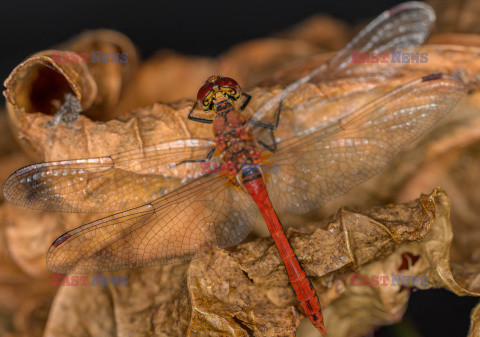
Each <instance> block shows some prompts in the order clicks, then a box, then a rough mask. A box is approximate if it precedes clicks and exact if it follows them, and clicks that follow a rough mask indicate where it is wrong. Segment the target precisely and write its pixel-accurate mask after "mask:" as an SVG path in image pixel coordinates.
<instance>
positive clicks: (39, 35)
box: [0, 0, 477, 337]
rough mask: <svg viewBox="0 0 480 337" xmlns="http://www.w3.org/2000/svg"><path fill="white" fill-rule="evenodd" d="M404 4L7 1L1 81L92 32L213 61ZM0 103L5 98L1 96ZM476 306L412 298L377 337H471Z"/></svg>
mask: <svg viewBox="0 0 480 337" xmlns="http://www.w3.org/2000/svg"><path fill="white" fill-rule="evenodd" d="M400 2H401V1H393V0H389V1H387V0H382V1H372V2H368V3H367V2H365V1H358V0H356V1H351V0H349V1H338V0H336V1H318V0H317V1H314V0H310V1H309V0H292V1H283V2H281V1H228V0H227V1H225V0H223V1H175V0H171V1H164V0H157V1H151V2H147V1H138V0H136V1H125V2H120V1H111V0H97V1H92V0H88V1H85V0H81V1H58V0H55V1H48V2H44V1H9V2H3V3H2V7H1V9H0V28H1V29H0V43H1V46H2V48H1V53H0V79H1V81H2V83H3V81H4V80H5V78H6V77H7V76H8V74H9V73H10V71H11V70H12V69H13V68H14V67H15V66H16V65H17V64H18V63H19V62H21V61H22V60H23V59H24V58H26V57H27V56H28V55H30V54H31V53H34V52H36V51H40V50H43V49H47V48H48V47H51V46H53V45H55V44H57V43H59V42H62V41H64V40H67V39H69V38H71V37H73V36H75V35H76V34H78V33H79V32H81V31H83V30H86V29H91V28H112V29H116V30H119V31H121V32H123V33H124V34H126V35H127V36H128V37H130V38H131V39H132V41H133V42H134V43H135V44H136V45H137V47H138V48H139V50H140V52H141V54H142V57H143V58H147V57H149V56H150V55H152V54H153V53H154V52H155V51H157V50H159V49H162V48H170V49H173V50H176V51H179V52H181V53H185V54H192V55H208V56H216V55H218V54H220V53H221V52H222V51H225V50H226V49H228V48H229V47H231V46H233V45H235V44H237V43H239V42H241V41H245V40H249V39H253V38H260V37H264V36H266V35H268V34H272V33H275V32H277V31H280V30H283V29H285V28H288V27H289V26H292V25H294V24H296V23H299V22H300V21H302V20H304V19H305V18H307V17H308V16H310V15H312V14H314V13H328V14H330V15H332V16H334V17H337V18H339V19H342V20H345V21H347V22H349V23H358V22H360V21H365V20H367V19H370V18H373V17H375V16H376V15H378V14H380V13H381V12H382V11H383V10H386V9H388V8H390V7H392V6H393V5H395V4H397V3H400ZM2 99H3V96H2ZM476 303H477V300H476V299H474V298H460V297H457V296H455V295H454V294H452V293H449V292H447V291H443V290H429V291H417V292H415V293H413V294H412V298H411V300H410V303H409V307H408V311H407V314H406V315H405V317H404V321H403V322H402V323H400V324H397V325H395V326H390V327H384V328H380V329H379V330H378V331H376V332H375V336H378V337H380V336H381V337H385V336H395V337H397V336H406V337H408V336H412V337H420V336H423V337H430V336H432V337H433V336H435V337H442V336H446V337H456V336H459V337H461V336H466V335H467V332H468V326H469V315H470V311H471V309H472V308H473V307H474V305H475V304H476Z"/></svg>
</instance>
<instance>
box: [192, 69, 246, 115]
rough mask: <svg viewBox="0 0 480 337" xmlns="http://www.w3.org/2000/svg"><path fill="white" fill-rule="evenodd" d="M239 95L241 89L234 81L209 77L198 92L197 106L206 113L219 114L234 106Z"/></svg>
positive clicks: (226, 78)
mask: <svg viewBox="0 0 480 337" xmlns="http://www.w3.org/2000/svg"><path fill="white" fill-rule="evenodd" d="M241 95H242V89H241V88H240V86H239V85H238V83H237V81H235V80H234V79H232V78H229V77H222V76H216V75H215V76H210V77H209V78H208V79H207V80H206V81H205V84H204V85H203V86H202V87H201V88H200V90H198V94H197V104H198V105H199V106H201V107H202V109H203V110H205V111H207V112H219V111H222V110H224V109H225V108H227V107H229V106H232V105H233V104H235V102H236V101H237V100H238V99H239V98H240V96H241Z"/></svg>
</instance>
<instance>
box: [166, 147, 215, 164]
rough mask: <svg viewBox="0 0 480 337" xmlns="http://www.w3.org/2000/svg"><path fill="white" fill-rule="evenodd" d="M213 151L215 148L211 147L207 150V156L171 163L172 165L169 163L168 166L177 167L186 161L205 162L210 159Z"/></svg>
mask: <svg viewBox="0 0 480 337" xmlns="http://www.w3.org/2000/svg"><path fill="white" fill-rule="evenodd" d="M214 152H215V148H214V147H212V148H211V149H210V151H209V152H208V154H207V156H206V157H205V158H203V159H193V160H183V161H181V162H179V163H176V164H173V165H170V166H169V167H168V168H174V167H177V166H179V165H181V164H186V163H206V162H208V161H210V159H212V156H213V153H214Z"/></svg>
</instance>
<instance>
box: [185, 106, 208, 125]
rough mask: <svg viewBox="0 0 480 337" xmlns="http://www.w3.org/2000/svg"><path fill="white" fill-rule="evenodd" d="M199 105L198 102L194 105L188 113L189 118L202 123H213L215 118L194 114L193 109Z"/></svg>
mask: <svg viewBox="0 0 480 337" xmlns="http://www.w3.org/2000/svg"><path fill="white" fill-rule="evenodd" d="M196 106H197V103H196V102H195V104H194V105H193V106H192V109H191V110H190V112H189V113H188V119H190V120H192V121H194V122H200V123H205V124H211V123H213V119H207V118H200V117H194V116H192V112H193V110H195V107H196Z"/></svg>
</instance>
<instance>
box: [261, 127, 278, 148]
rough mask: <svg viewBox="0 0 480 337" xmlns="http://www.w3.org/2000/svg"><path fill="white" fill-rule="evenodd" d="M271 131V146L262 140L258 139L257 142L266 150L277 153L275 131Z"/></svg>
mask: <svg viewBox="0 0 480 337" xmlns="http://www.w3.org/2000/svg"><path fill="white" fill-rule="evenodd" d="M269 131H270V134H269V136H270V137H269V138H270V139H271V142H272V144H271V145H269V144H267V143H265V142H264V141H262V140H261V139H260V138H257V142H258V144H260V145H262V146H263V147H264V148H266V149H267V150H268V151H270V152H275V151H277V142H276V141H275V137H273V130H269Z"/></svg>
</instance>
